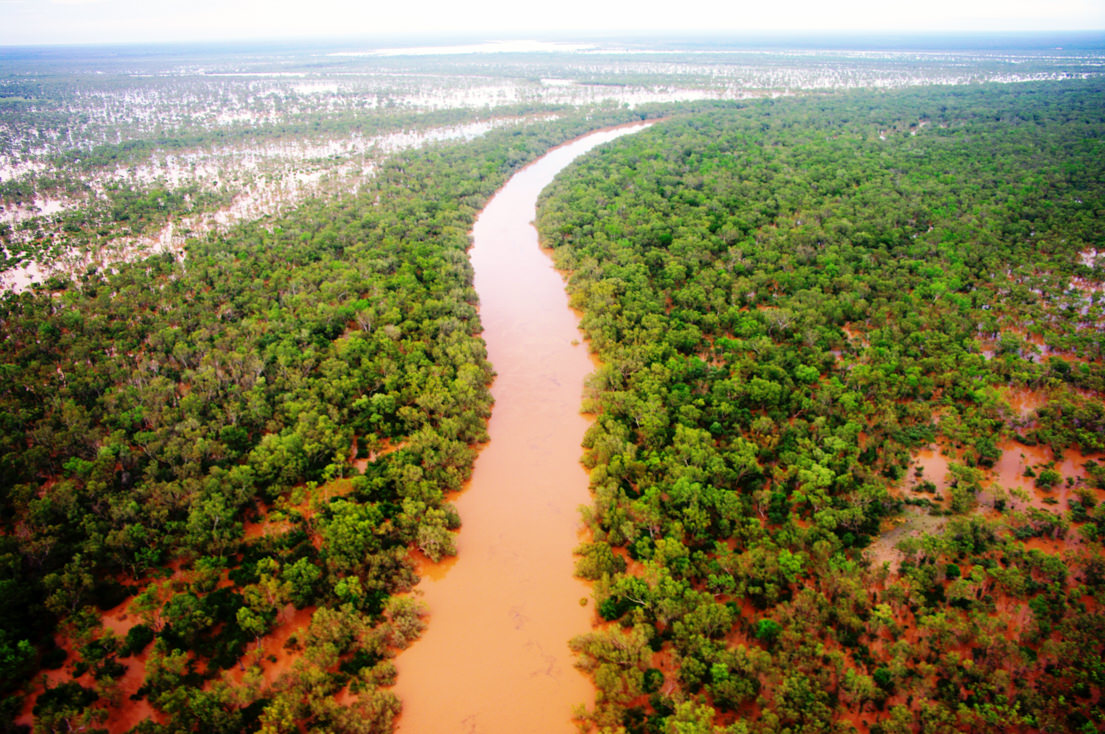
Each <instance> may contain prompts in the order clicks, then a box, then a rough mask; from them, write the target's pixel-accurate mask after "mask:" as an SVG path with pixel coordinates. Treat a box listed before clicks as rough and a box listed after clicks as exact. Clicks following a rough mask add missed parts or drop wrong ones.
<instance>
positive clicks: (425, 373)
mask: <svg viewBox="0 0 1105 734" xmlns="http://www.w3.org/2000/svg"><path fill="white" fill-rule="evenodd" d="M640 116H641V115H640V113H630V112H628V111H625V110H612V111H610V112H609V113H608V114H607V115H606V116H605V117H603V116H601V115H591V116H588V115H583V114H577V115H573V116H566V117H565V118H563V119H561V120H558V121H555V122H549V123H544V124H541V125H537V126H531V127H529V128H526V129H524V130H520V129H514V130H509V131H500V132H496V133H492V134H489V135H487V136H485V137H483V138H481V139H480V140H479V141H477V142H474V143H469V144H466V145H453V146H444V145H439V146H435V147H432V148H430V149H427V150H425V151H422V152H412V153H407V154H404V155H401V156H398V157H396V158H395V159H393V160H392V161H391V163H390V164H389V165H387V166H386V167H384V168H383V169H382V170H381V171H380V172H379V174H378V175H377V176H376V177H375V178H374V179H373V181H372V183H371V185H369V186H367V187H366V188H364V189H363V190H362V191H360V192H359V193H358V194H357V195H355V196H345V197H341V198H338V199H333V200H325V201H322V200H319V201H314V202H311V203H308V204H306V205H304V206H302V207H300V208H299V209H298V210H296V211H295V212H294V213H293V214H292V215H289V216H287V217H283V218H279V219H272V220H267V221H260V222H257V223H253V224H249V225H243V226H239V227H236V228H234V229H232V230H231V231H230V232H229V233H228V234H227V235H225V236H216V235H211V236H209V237H207V238H204V239H198V240H192V241H190V242H189V244H188V248H187V255H186V257H185V258H184V259H183V260H179V261H178V260H177V259H175V258H174V257H172V256H170V255H163V256H158V257H155V258H151V259H147V260H144V261H141V262H139V263H135V264H130V265H121V266H120V269H119V272H116V273H105V272H98V271H95V270H94V269H91V270H90V271H89V272H87V273H86V274H84V275H83V276H82V277H80V278H78V279H76V280H73V281H68V280H63V279H55V281H53V282H52V283H51V284H50V285H49V287H48V288H39V289H37V290H34V291H30V292H25V293H21V294H7V295H6V296H5V297H4V298H3V299H2V300H0V328H2V329H3V332H4V334H5V339H4V340H3V342H2V346H0V349H2V350H3V354H2V356H0V364H2V365H3V366H2V369H3V371H4V380H3V384H2V385H0V425H2V430H0V491H2V493H0V501H2V504H3V511H2V523H3V533H2V535H0V568H2V574H0V694H2V696H3V704H2V707H3V717H2V723H0V730H4V731H15V730H18V729H19V727H18V726H17V725H16V724H15V721H16V719H18V718H19V717H20V716H21V714H23V713H25V711H26V708H27V707H29V706H33V727H34V730H35V731H42V732H46V731H71V730H76V729H81V730H84V731H95V730H97V729H98V728H100V727H103V726H105V725H107V724H108V722H109V721H110V722H111V728H112V729H113V730H118V729H119V728H120V726H119V724H118V721H117V720H113V719H112V717H114V716H116V715H118V714H120V713H123V714H126V713H127V712H130V713H131V714H133V712H135V711H141V712H145V714H147V715H148V716H149V717H150V718H149V720H147V721H145V722H142V723H139V724H138V725H137V726H136V727H135V730H136V731H141V732H185V731H195V732H240V731H247V730H261V731H265V732H290V731H298V730H299V727H300V726H306V727H307V728H309V729H310V730H317V731H349V732H354V731H360V732H386V731H390V730H391V729H392V726H393V721H394V718H395V716H396V714H397V712H398V710H399V702H398V700H397V698H396V697H395V695H394V694H393V693H392V692H391V691H390V690H388V688H387V686H388V685H389V683H391V682H392V681H393V680H394V676H395V671H394V667H393V666H392V664H391V663H390V661H389V658H390V657H391V656H392V655H393V654H394V652H395V650H397V649H400V648H402V647H404V646H405V645H406V644H407V642H409V641H410V640H411V639H413V638H414V637H416V636H417V635H418V634H419V632H420V630H421V629H422V626H423V621H422V612H421V610H420V607H419V605H418V603H417V602H415V601H413V600H412V599H410V598H408V597H397V596H395V595H396V593H397V592H400V591H404V590H408V589H410V588H411V586H412V585H413V584H414V582H415V581H416V576H415V563H414V559H413V557H412V553H411V550H412V549H415V548H416V549H418V550H419V551H420V552H421V553H423V554H424V555H425V556H426V557H428V558H430V559H433V560H437V559H439V558H441V557H442V556H444V555H449V554H451V553H453V552H454V551H453V540H452V538H453V536H452V531H453V530H455V529H456V528H457V527H458V525H459V519H458V517H457V516H456V512H455V510H454V509H453V508H452V506H451V505H450V504H449V503H448V502H446V501H445V499H444V498H445V495H446V494H447V493H449V492H451V491H455V490H457V489H459V488H460V487H461V485H462V483H463V482H464V480H465V479H466V477H467V476H468V474H469V472H470V470H471V464H472V460H473V457H474V455H475V449H474V447H475V445H476V444H478V443H479V442H480V441H481V440H483V439H484V437H485V436H486V419H487V416H488V415H489V410H490V394H489V392H488V389H487V388H488V385H489V383H490V380H491V376H492V371H491V367H490V365H489V364H488V363H487V361H486V358H485V350H484V345H483V342H482V341H481V340H480V338H479V332H480V325H479V321H478V318H477V310H476V301H477V299H476V295H475V293H474V291H473V290H472V288H471V268H470V265H469V263H468V259H467V257H466V256H465V251H466V249H467V248H468V244H469V239H468V232H469V230H470V229H471V226H472V222H473V219H474V217H475V214H476V212H477V211H478V210H479V209H480V207H482V205H483V203H484V202H485V201H486V199H487V198H488V197H489V196H490V195H491V194H492V193H493V192H494V191H495V190H496V189H497V188H498V187H499V186H500V185H501V184H502V183H503V182H504V181H505V180H506V178H507V177H508V175H509V174H510V173H511V172H513V171H514V170H516V169H518V168H519V167H520V166H522V165H524V164H525V163H527V162H528V161H530V160H532V159H533V158H535V157H536V156H537V155H539V154H540V153H542V152H544V151H545V150H547V149H548V148H549V147H551V146H553V145H556V144H558V143H561V142H563V141H565V140H567V139H570V138H572V137H574V136H577V135H579V134H581V133H583V132H586V131H588V130H590V129H593V128H595V127H601V126H603V125H606V124H610V123H616V122H625V121H628V120H632V119H640ZM121 610H128V611H127V613H126V614H125V616H122V617H121V616H120V614H121ZM277 629H282V630H283V633H284V634H283V637H282V638H281V639H283V640H284V648H286V650H285V651H284V652H281V657H282V658H283V657H286V653H291V655H292V662H291V663H287V664H286V665H285V667H284V668H279V667H277V666H276V665H275V664H276V663H277V656H276V655H273V653H272V649H271V645H270V646H268V647H266V646H264V645H263V644H262V643H263V642H264V641H265V640H266V636H268V635H269V634H270V633H272V632H273V631H274V630H277ZM289 632H290V634H289ZM55 640H60V641H61V643H62V644H61V645H60V646H58V645H57V644H56V643H55ZM282 664H283V661H282ZM28 694H30V695H28ZM139 718H141V717H139Z"/></svg>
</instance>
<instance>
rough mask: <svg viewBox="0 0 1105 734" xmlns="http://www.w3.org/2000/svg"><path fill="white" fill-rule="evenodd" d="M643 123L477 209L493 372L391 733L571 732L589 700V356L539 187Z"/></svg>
mask: <svg viewBox="0 0 1105 734" xmlns="http://www.w3.org/2000/svg"><path fill="white" fill-rule="evenodd" d="M641 127H642V125H637V126H632V127H622V128H618V129H614V130H606V131H600V132H597V133H593V134H591V135H588V136H585V137H583V138H580V139H579V140H576V141H574V142H572V143H569V144H567V145H564V146H562V147H560V148H557V149H555V150H553V151H552V152H550V153H549V154H548V155H546V156H545V157H544V158H542V159H541V160H539V161H537V162H536V163H534V164H532V165H531V166H529V167H527V168H526V169H524V170H522V171H520V172H519V173H518V174H516V175H515V176H514V177H513V178H512V179H511V180H510V181H509V182H508V183H507V184H506V186H505V187H504V188H503V189H502V190H500V191H499V193H497V194H496V195H495V197H494V198H493V199H492V200H491V201H490V202H489V203H488V205H487V207H486V208H485V209H484V211H483V212H482V213H481V214H480V217H479V219H478V220H477V221H476V225H475V227H474V229H473V232H472V234H473V240H474V243H473V247H472V250H471V253H470V254H471V258H472V265H473V267H474V268H475V286H476V290H477V292H478V293H479V296H480V316H481V319H482V321H483V326H484V334H483V335H484V338H485V339H486V341H487V347H488V355H489V358H490V361H491V363H492V365H493V366H494V368H495V371H496V373H497V377H496V379H495V383H494V385H493V386H492V394H493V395H494V398H495V407H494V410H493V412H492V416H491V421H490V424H489V426H488V431H489V434H490V441H489V442H488V444H487V446H486V447H485V448H484V449H483V450H482V451H481V453H480V455H479V457H478V459H477V460H476V464H475V468H474V471H473V476H472V480H471V482H470V483H469V486H468V487H467V488H466V489H465V491H464V492H462V493H461V494H460V495H459V496H458V497H457V498H456V500H455V504H456V506H457V509H458V510H459V512H460V516H461V518H462V520H463V523H464V525H463V527H462V528H461V530H460V534H459V537H458V539H457V550H458V559H457V560H456V561H455V562H453V563H446V564H441V565H439V566H437V567H434V566H424V567H423V569H422V572H423V579H422V581H421V583H420V584H419V586H418V588H417V590H416V593H420V594H422V598H423V600H424V601H425V602H426V604H427V606H428V607H429V611H430V616H429V627H428V629H427V631H426V633H425V635H424V636H423V637H422V638H421V639H420V640H418V641H417V642H416V643H414V645H413V646H412V647H411V648H410V649H408V650H406V651H405V652H403V653H402V654H401V655H399V657H398V658H397V660H396V665H397V667H398V671H399V682H398V684H397V686H396V689H395V690H396V692H397V693H398V695H399V696H400V698H401V699H402V701H403V715H402V717H401V719H400V721H399V731H400V732H402V734H439V733H440V734H468V733H470V732H485V733H487V734H500V733H501V734H507V733H511V734H513V733H516V732H542V733H543V734H551V733H555V732H564V733H565V734H568V733H570V732H574V731H575V730H576V729H575V726H574V725H573V723H572V710H573V707H574V706H575V705H577V704H581V703H586V704H587V705H588V706H590V705H591V704H592V703H593V698H594V692H593V689H592V688H591V686H590V684H589V682H588V680H587V679H586V678H585V677H584V675H583V674H582V673H580V672H579V671H578V670H576V669H575V668H574V667H573V659H572V656H571V655H570V653H569V650H568V640H569V639H571V638H572V637H573V636H575V635H577V634H581V633H584V632H587V631H588V629H589V628H590V625H591V621H592V609H591V606H592V605H591V604H590V602H588V603H587V604H586V605H581V604H580V600H581V599H587V598H589V593H590V590H589V588H588V586H587V585H586V584H585V583H584V582H582V581H580V580H578V579H576V578H575V577H574V576H573V570H574V565H575V559H574V558H573V556H572V551H573V549H574V548H575V547H576V546H577V545H578V544H579V543H580V541H581V539H582V537H583V536H582V530H583V528H582V523H581V521H580V516H579V512H578V508H579V506H580V505H583V504H586V503H587V502H588V501H589V499H590V496H589V492H588V481H587V474H586V472H585V471H584V469H583V467H582V466H581V465H580V463H579V460H580V455H581V453H582V450H581V448H580V442H581V441H582V439H583V434H584V432H585V431H586V429H587V426H588V419H587V418H586V417H584V416H583V415H581V414H580V402H581V398H582V393H583V380H584V378H585V376H586V375H587V374H588V373H590V372H591V371H592V369H593V364H592V362H591V359H590V357H589V355H588V352H587V347H586V346H585V345H584V344H582V343H581V342H582V336H581V334H580V332H579V328H578V320H577V318H576V316H575V314H574V313H573V312H572V311H571V309H569V307H568V298H567V296H566V295H565V292H564V283H563V280H562V279H561V277H560V274H559V273H557V271H556V270H554V269H553V266H552V262H551V260H550V259H549V258H548V256H547V255H545V254H544V253H543V252H541V250H540V249H539V247H538V241H537V232H536V230H535V229H534V228H533V226H532V222H533V220H534V217H535V213H536V210H535V207H536V201H537V196H538V194H539V193H540V192H541V190H542V189H544V188H545V186H547V185H548V184H549V183H550V182H551V181H552V179H553V177H554V176H555V175H556V174H557V173H558V172H559V171H560V170H561V169H563V168H564V167H565V166H567V165H568V164H569V163H570V162H571V161H572V160H573V159H574V158H576V157H577V156H579V155H582V154H583V153H585V152H586V151H588V150H590V149H591V148H593V147H595V146H596V145H599V144H600V143H603V142H606V141H609V140H612V139H614V138H616V137H618V136H620V135H624V134H626V133H629V132H634V131H636V130H639V129H641Z"/></svg>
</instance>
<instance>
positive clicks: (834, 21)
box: [0, 0, 1105, 44]
mask: <svg viewBox="0 0 1105 734" xmlns="http://www.w3.org/2000/svg"><path fill="white" fill-rule="evenodd" d="M1098 29H1105V0H908V1H903V0H751V1H750V0H597V1H596V0H555V1H554V2H535V1H534V0H470V1H469V2H462V1H461V0H388V1H387V2H381V1H380V0H367V1H363V2H356V1H355V0H0V44H23V43H110V42H130V41H137V42H143V41H146V42H148V41H188V40H229V39H249V38H304V37H352V36H377V35H381V34H398V33H403V34H410V33H420V32H424V33H432V34H437V35H441V34H448V33H458V34H471V33H479V32H486V33H490V34H499V35H501V34H504V33H525V32H530V33H538V32H541V31H549V32H561V31H648V30H653V31H655V30H660V31H692V30H709V31H734V32H740V31H768V30H774V31H778V30H796V31H816V30H826V31H955V30H958V31H972V30H976V31H977V30H994V31H1015V30H1073V31H1078V30H1098Z"/></svg>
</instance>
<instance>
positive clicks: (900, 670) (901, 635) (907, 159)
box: [539, 82, 1105, 734]
mask: <svg viewBox="0 0 1105 734" xmlns="http://www.w3.org/2000/svg"><path fill="white" fill-rule="evenodd" d="M539 226H540V229H541V232H542V237H543V239H544V241H545V242H546V244H547V245H548V246H550V247H552V248H553V251H554V253H555V257H556V260H557V263H558V265H559V266H560V267H562V268H563V269H565V270H566V271H568V272H569V273H570V286H569V287H570V293H571V295H572V299H573V303H574V305H576V306H577V307H578V308H579V309H581V310H582V312H583V325H584V328H585V331H586V333H587V334H588V336H589V338H590V340H591V344H592V347H593V349H594V350H595V351H596V352H597V354H598V356H599V357H600V359H601V361H602V366H601V368H600V369H599V370H598V371H597V372H596V374H595V375H594V376H593V379H592V380H591V382H590V385H589V392H588V396H587V398H586V408H587V410H589V411H592V412H594V413H595V414H596V421H595V423H594V425H593V428H592V429H591V431H590V432H589V433H588V436H587V440H586V458H585V463H586V464H587V466H588V467H590V469H591V478H592V484H593V490H594V495H595V496H594V505H593V507H591V508H590V509H589V511H588V515H587V519H588V523H589V525H590V527H591V529H592V531H593V540H592V541H590V542H588V543H586V544H584V545H583V546H582V547H581V548H580V550H579V552H580V560H579V564H578V571H579V573H580V574H581V575H583V576H584V577H586V578H589V579H593V580H594V582H595V586H594V588H595V600H596V602H597V603H598V611H599V614H600V616H601V618H602V621H601V622H600V625H599V627H597V628H596V630H595V631H593V632H592V633H590V634H587V635H583V636H581V637H579V638H577V639H576V640H574V641H573V643H572V644H573V647H574V648H575V649H576V650H577V651H578V653H579V655H580V664H581V665H582V666H583V667H584V668H585V669H586V670H587V671H589V672H590V673H591V675H592V676H593V680H594V683H595V685H596V686H597V688H598V691H599V693H598V700H597V705H596V707H595V709H594V710H593V711H590V712H588V713H587V714H586V716H587V718H588V719H589V721H590V722H591V723H592V724H593V725H594V726H595V727H597V728H598V729H599V730H600V731H603V732H623V731H624V732H630V733H631V734H636V733H642V734H643V733H645V732H679V733H680V734H690V733H692V732H693V733H695V734H697V733H699V732H726V733H732V734H735V733H738V732H846V731H852V730H854V729H858V730H859V731H861V732H862V731H870V732H884V733H886V734H889V733H890V732H911V731H922V732H949V731H973V732H985V731H991V732H1009V731H1049V732H1055V731H1079V732H1091V731H1102V730H1105V713H1103V712H1105V707H1103V706H1102V689H1103V684H1105V663H1103V660H1105V656H1103V654H1105V612H1103V608H1102V605H1103V603H1105V556H1103V555H1102V540H1103V533H1105V465H1103V464H1105V462H1103V460H1102V452H1105V407H1103V406H1105V400H1103V397H1105V362H1103V357H1105V330H1103V326H1105V323H1103V317H1105V313H1103V310H1102V309H1103V303H1102V301H1103V297H1102V284H1103V280H1105V268H1103V267H1102V261H1101V259H1100V257H1099V255H1100V254H1101V251H1102V250H1103V249H1105V248H1103V246H1102V244H1103V241H1102V233H1103V232H1105V88H1102V87H1101V85H1100V83H1099V82H1072V83H1061V84H1045V85H1005V86H975V87H965V88H951V89H938V88H930V89H927V90H914V91H909V92H871V91H868V92H856V93H847V94H838V95H832V96H823V97H805V98H796V99H779V100H774V101H764V102H756V103H748V104H745V105H736V106H731V107H727V108H724V109H717V110H715V111H711V112H707V113H702V114H695V115H685V116H675V117H673V118H671V119H669V120H667V121H666V122H664V123H662V124H659V125H656V126H654V127H653V128H651V129H650V130H648V131H645V132H642V133H639V134H637V135H635V136H631V137H628V138H624V139H622V140H620V141H618V142H617V143H616V144H615V145H613V146H611V147H610V148H608V149H607V150H606V151H604V153H603V154H602V155H593V156H590V157H588V158H586V159H583V160H581V161H578V162H576V163H575V164H573V166H572V167H571V168H569V169H568V170H566V171H565V172H564V174H563V175H562V176H561V177H560V178H559V179H558V181H557V182H556V183H554V184H553V186H551V187H550V188H549V189H547V190H546V192H545V195H544V199H543V203H542V206H541V209H540V216H539ZM1026 396H1027V397H1028V398H1031V400H1030V401H1029V403H1030V404H1029V405H1028V407H1027V409H1026V410H1018V407H1017V406H1018V404H1019V403H1021V402H1024V401H1025V399H1026ZM926 449H928V450H929V452H930V453H935V454H936V455H937V456H938V457H941V461H940V462H939V463H940V465H941V466H943V465H946V471H940V472H939V475H938V476H931V475H930V472H929V470H927V469H926V468H925V466H924V465H923V462H921V461H920V457H921V456H922V455H923V454H924V452H925V450H926ZM1020 454H1028V455H1029V456H1030V457H1040V458H1039V460H1038V461H1032V460H1029V461H1028V462H1027V464H1026V465H1025V466H1024V469H1023V475H1020V474H1019V475H1018V476H1016V477H1015V480H1016V481H1013V480H1011V479H1010V477H1008V476H1007V475H1006V474H1005V473H1003V472H1000V471H998V470H999V468H1003V467H1004V466H1005V464H1006V463H1007V458H1006V457H1011V456H1016V455H1020ZM1093 457H1096V459H1095V458H1093ZM900 523H904V524H900ZM899 524H900V525H899ZM896 525H897V527H895V526H896ZM895 545H896V548H895V547H894V546H895Z"/></svg>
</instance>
